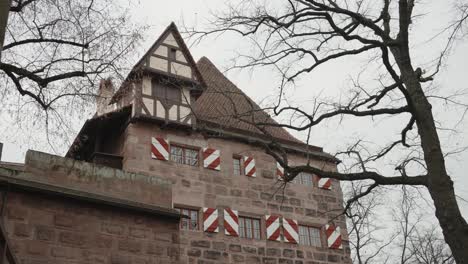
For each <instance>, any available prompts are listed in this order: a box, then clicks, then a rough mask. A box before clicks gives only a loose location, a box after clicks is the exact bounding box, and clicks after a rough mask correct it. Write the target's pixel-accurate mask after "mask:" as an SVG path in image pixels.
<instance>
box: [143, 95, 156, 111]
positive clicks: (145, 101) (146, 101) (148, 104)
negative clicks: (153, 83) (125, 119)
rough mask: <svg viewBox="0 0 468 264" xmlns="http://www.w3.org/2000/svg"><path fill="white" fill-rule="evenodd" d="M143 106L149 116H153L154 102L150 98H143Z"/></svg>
mask: <svg viewBox="0 0 468 264" xmlns="http://www.w3.org/2000/svg"><path fill="white" fill-rule="evenodd" d="M143 104H144V105H145V106H146V109H148V111H149V113H150V115H154V100H153V99H150V98H143Z"/></svg>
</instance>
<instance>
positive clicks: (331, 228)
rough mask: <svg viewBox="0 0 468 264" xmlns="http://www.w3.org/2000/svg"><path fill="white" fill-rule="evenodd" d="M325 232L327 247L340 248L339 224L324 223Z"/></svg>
mask: <svg viewBox="0 0 468 264" xmlns="http://www.w3.org/2000/svg"><path fill="white" fill-rule="evenodd" d="M325 234H326V236H327V243H328V248H332V249H342V248H343V246H342V245H341V230H340V227H339V226H335V225H325Z"/></svg>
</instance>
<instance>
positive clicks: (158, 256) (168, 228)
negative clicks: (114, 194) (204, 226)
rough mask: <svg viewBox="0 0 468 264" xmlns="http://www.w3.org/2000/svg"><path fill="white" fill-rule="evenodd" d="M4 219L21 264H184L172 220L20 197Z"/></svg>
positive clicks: (12, 197) (11, 199)
mask: <svg viewBox="0 0 468 264" xmlns="http://www.w3.org/2000/svg"><path fill="white" fill-rule="evenodd" d="M3 218H4V221H5V229H6V231H7V235H8V237H9V239H10V243H11V248H12V250H13V253H14V254H15V255H16V257H17V258H18V260H19V261H20V263H21V264H55V263H56V264H59V263H60V264H63V263H69V264H72V263H73V264H84V263H89V264H91V263H93V264H98V263H102V264H123V263H142V264H143V263H179V251H180V248H179V245H178V241H179V237H178V224H177V223H176V222H174V221H173V220H164V219H161V218H160V217H155V216H150V215H143V214H135V213H131V212H126V211H123V210H116V209H114V208H110V207H99V206H95V205H91V204H87V203H83V202H77V201H72V200H66V199H57V197H47V196H44V195H39V194H33V193H20V192H10V193H8V196H7V206H6V208H5V216H4V217H3ZM18 264H19V263H18Z"/></svg>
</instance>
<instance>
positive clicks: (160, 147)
mask: <svg viewBox="0 0 468 264" xmlns="http://www.w3.org/2000/svg"><path fill="white" fill-rule="evenodd" d="M151 158H153V159H158V160H169V142H168V141H167V140H165V139H164V138H161V137H152V138H151Z"/></svg>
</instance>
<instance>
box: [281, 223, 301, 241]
mask: <svg viewBox="0 0 468 264" xmlns="http://www.w3.org/2000/svg"><path fill="white" fill-rule="evenodd" d="M283 236H284V240H285V241H286V242H289V243H294V244H297V243H298V241H299V225H298V224H297V221H296V220H293V219H287V218H283Z"/></svg>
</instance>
